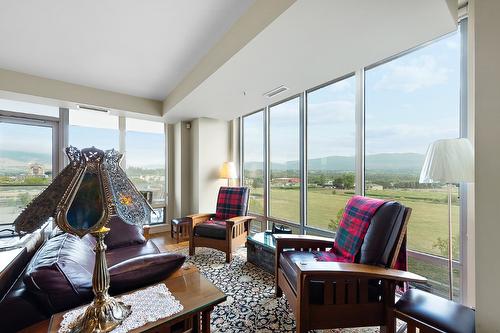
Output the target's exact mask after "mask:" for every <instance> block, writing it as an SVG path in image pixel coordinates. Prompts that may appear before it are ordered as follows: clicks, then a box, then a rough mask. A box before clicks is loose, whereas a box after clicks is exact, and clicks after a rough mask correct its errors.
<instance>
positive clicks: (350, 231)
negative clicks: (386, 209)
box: [331, 195, 385, 262]
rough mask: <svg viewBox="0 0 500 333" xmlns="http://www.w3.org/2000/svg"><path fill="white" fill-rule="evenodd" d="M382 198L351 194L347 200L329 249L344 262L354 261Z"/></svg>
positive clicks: (382, 202)
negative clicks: (333, 240) (332, 243)
mask: <svg viewBox="0 0 500 333" xmlns="http://www.w3.org/2000/svg"><path fill="white" fill-rule="evenodd" d="M384 203H385V201H384V200H380V199H372V198H367V197H362V196H359V195H355V196H353V197H352V198H351V199H350V200H349V201H348V202H347V205H346V207H345V209H344V214H343V215H342V220H341V221H340V225H339V229H338V231H337V236H336V237H335V243H334V245H333V248H332V249H331V251H332V252H333V253H335V255H337V256H338V257H341V258H343V260H342V261H344V262H354V260H355V258H356V255H357V254H358V252H359V250H360V249H361V244H363V240H364V238H365V235H366V232H367V231H368V227H369V226H370V222H371V220H372V217H373V215H375V213H376V211H377V209H378V208H379V207H380V206H382V205H383V204H384Z"/></svg>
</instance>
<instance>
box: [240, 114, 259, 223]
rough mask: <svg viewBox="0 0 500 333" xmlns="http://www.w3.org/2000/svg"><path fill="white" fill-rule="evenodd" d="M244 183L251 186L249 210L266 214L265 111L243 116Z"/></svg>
mask: <svg viewBox="0 0 500 333" xmlns="http://www.w3.org/2000/svg"><path fill="white" fill-rule="evenodd" d="M243 185H244V186H248V187H249V188H250V202H249V211H250V212H251V213H256V214H261V215H263V214H264V111H260V112H256V113H254V114H251V115H249V116H246V117H244V118H243Z"/></svg>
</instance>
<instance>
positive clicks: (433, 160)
mask: <svg viewBox="0 0 500 333" xmlns="http://www.w3.org/2000/svg"><path fill="white" fill-rule="evenodd" d="M473 160H474V159H473V152H472V145H471V143H470V141H469V140H468V139H465V138H461V139H445V140H437V141H435V142H433V143H432V144H431V145H430V146H429V149H428V150H427V155H426V157H425V161H424V166H423V167H422V171H421V173H420V183H442V184H447V187H448V279H449V284H450V295H449V297H450V300H452V299H453V253H452V251H453V238H452V237H453V235H452V225H451V194H452V189H453V184H457V183H464V182H472V181H473V180H474V167H473V165H474V162H473Z"/></svg>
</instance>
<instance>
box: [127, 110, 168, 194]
mask: <svg viewBox="0 0 500 333" xmlns="http://www.w3.org/2000/svg"><path fill="white" fill-rule="evenodd" d="M126 124H127V125H126V126H127V135H126V153H125V158H126V164H127V175H128V176H129V177H130V179H131V180H132V182H133V183H134V185H135V186H136V187H137V189H139V190H140V191H148V192H151V194H152V201H153V203H155V204H156V203H164V202H165V128H164V123H162V122H153V121H147V120H140V119H132V118H127V122H126Z"/></svg>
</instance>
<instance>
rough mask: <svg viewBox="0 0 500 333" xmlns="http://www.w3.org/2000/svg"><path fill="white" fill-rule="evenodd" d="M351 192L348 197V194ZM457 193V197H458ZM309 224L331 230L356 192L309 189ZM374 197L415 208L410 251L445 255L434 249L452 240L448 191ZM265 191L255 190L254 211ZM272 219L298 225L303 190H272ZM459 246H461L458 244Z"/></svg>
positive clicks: (397, 192)
mask: <svg viewBox="0 0 500 333" xmlns="http://www.w3.org/2000/svg"><path fill="white" fill-rule="evenodd" d="M346 192H347V193H346ZM456 194H457V193H454V195H455V196H456ZM307 195H308V200H307V201H308V217H307V218H308V223H309V225H310V226H314V227H317V228H321V229H328V224H329V223H330V220H331V219H335V218H336V216H337V213H338V212H339V210H341V209H343V208H344V206H345V204H346V202H347V200H349V198H350V197H351V196H352V191H342V190H332V189H323V188H309V189H308V194H307ZM367 195H368V196H371V197H380V198H384V199H394V200H398V201H400V202H401V203H403V204H404V205H406V206H408V207H410V208H412V215H411V219H410V223H409V227H408V228H409V231H408V242H409V248H410V249H413V250H418V251H422V252H426V253H432V254H436V255H442V254H443V253H442V252H441V250H440V249H439V248H437V247H435V246H433V245H435V244H436V243H437V240H438V238H441V239H444V240H446V239H447V238H448V236H447V235H448V222H447V221H448V206H447V204H446V198H447V192H446V190H444V189H433V190H420V189H419V190H411V189H410V190H408V189H404V190H403V189H401V190H397V189H396V190H393V189H391V190H376V191H367ZM262 207H263V199H262V189H252V190H251V201H250V210H251V211H253V212H262V211H263V209H262ZM270 213H271V216H273V217H277V218H281V219H286V220H290V221H296V222H298V219H299V189H298V188H271V201H270ZM458 216H459V206H458V205H453V206H452V219H453V228H454V230H453V234H454V237H455V238H456V239H458V237H459V236H458V235H459V221H458ZM457 245H458V244H457ZM454 252H455V253H454V256H455V258H457V257H458V254H459V253H458V246H457V247H455V246H454Z"/></svg>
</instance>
